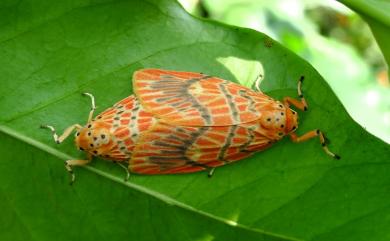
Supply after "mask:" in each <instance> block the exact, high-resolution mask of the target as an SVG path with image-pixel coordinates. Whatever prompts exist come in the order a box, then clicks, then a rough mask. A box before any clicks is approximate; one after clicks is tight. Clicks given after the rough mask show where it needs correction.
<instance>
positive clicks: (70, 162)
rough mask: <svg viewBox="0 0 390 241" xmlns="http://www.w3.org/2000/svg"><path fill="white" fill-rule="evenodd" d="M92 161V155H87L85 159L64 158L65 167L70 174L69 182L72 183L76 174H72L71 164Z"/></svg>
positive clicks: (75, 164) (79, 164)
mask: <svg viewBox="0 0 390 241" xmlns="http://www.w3.org/2000/svg"><path fill="white" fill-rule="evenodd" d="M91 161H92V157H89V159H87V160H66V161H65V168H66V170H67V171H68V172H69V175H70V182H69V184H70V185H72V184H73V183H74V181H75V179H76V176H75V175H74V172H73V169H72V167H73V166H85V165H87V164H88V163H90V162H91Z"/></svg>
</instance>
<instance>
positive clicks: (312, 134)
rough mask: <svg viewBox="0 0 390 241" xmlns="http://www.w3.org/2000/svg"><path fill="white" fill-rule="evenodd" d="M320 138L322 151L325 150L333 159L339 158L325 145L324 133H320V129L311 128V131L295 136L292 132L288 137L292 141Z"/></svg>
mask: <svg viewBox="0 0 390 241" xmlns="http://www.w3.org/2000/svg"><path fill="white" fill-rule="evenodd" d="M317 136H318V138H319V139H320V143H321V145H322V149H324V151H325V152H326V154H328V155H329V156H331V157H333V158H335V159H337V160H338V159H340V156H339V155H337V154H334V153H333V152H331V151H329V149H328V147H327V145H326V141H325V136H324V134H323V133H322V131H320V130H318V129H317V130H312V131H309V132H307V133H305V134H303V135H302V136H297V134H295V133H294V132H293V133H290V138H291V140H292V141H293V142H303V141H307V140H309V139H312V138H315V137H317Z"/></svg>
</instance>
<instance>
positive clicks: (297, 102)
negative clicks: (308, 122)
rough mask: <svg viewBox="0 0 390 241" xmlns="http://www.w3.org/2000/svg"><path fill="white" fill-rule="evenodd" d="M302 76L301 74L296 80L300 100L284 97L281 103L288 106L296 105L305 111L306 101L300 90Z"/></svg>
mask: <svg viewBox="0 0 390 241" xmlns="http://www.w3.org/2000/svg"><path fill="white" fill-rule="evenodd" d="M303 79H304V76H301V78H300V79H299V81H298V97H299V98H300V100H297V99H294V98H291V97H284V99H283V103H284V105H285V106H286V107H289V106H290V105H293V106H295V107H297V108H298V109H300V110H303V111H307V103H306V100H305V98H304V97H303V94H302V90H301V85H302V82H303Z"/></svg>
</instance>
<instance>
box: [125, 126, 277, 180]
mask: <svg viewBox="0 0 390 241" xmlns="http://www.w3.org/2000/svg"><path fill="white" fill-rule="evenodd" d="M270 145H271V143H270V140H269V139H267V138H265V137H264V136H262V135H261V134H259V133H258V132H256V130H255V127H251V126H249V128H248V127H242V126H237V125H235V126H202V127H190V126H174V125H170V124H167V123H163V122H160V123H157V124H155V125H154V126H153V127H152V128H151V129H149V130H148V131H146V132H144V133H142V134H141V136H140V138H139V141H138V142H137V146H136V147H135V149H134V152H133V155H132V158H131V159H130V162H129V170H130V171H132V172H135V173H141V174H168V173H188V172H196V171H201V170H205V169H208V168H211V167H217V166H221V165H225V164H227V163H230V162H233V161H238V160H240V159H242V158H245V157H248V156H250V155H251V154H252V153H253V152H255V151H260V150H263V149H265V148H267V147H269V146H270Z"/></svg>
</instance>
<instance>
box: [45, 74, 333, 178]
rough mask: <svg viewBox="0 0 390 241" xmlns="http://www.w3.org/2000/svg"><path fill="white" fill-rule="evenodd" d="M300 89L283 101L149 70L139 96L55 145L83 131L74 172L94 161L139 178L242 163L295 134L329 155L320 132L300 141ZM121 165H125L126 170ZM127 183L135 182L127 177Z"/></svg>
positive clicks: (137, 82)
mask: <svg viewBox="0 0 390 241" xmlns="http://www.w3.org/2000/svg"><path fill="white" fill-rule="evenodd" d="M302 82H303V77H301V79H300V80H299V82H298V95H299V98H300V99H299V100H297V99H293V98H291V97H285V98H284V99H283V102H280V101H277V100H274V99H272V98H271V97H269V96H267V95H265V94H264V93H262V92H260V90H259V91H254V90H251V89H249V88H246V87H243V86H241V85H239V84H236V83H233V82H230V81H227V80H224V79H220V78H217V77H212V76H209V75H205V74H201V73H193V72H179V71H169V70H161V69H142V70H139V71H136V72H135V73H134V75H133V87H134V92H135V94H134V95H131V96H129V97H127V98H125V99H123V100H121V101H119V102H118V103H116V104H115V105H114V106H113V107H111V108H109V109H107V110H105V111H103V112H102V113H101V114H99V115H97V116H96V117H93V113H94V110H95V101H94V97H93V96H92V95H91V94H89V93H85V95H88V96H89V97H91V100H92V110H91V111H90V113H89V117H88V122H87V124H86V125H85V126H81V125H79V124H74V125H72V126H70V127H68V128H67V129H66V130H65V131H64V133H63V134H62V135H61V136H58V135H57V134H56V131H55V129H54V127H52V126H48V125H45V126H42V127H44V128H48V129H50V130H51V131H52V133H53V137H54V140H55V141H56V142H57V143H61V142H62V141H63V140H64V139H65V138H67V137H68V136H69V135H70V134H71V133H72V132H73V131H74V130H76V131H77V132H76V138H75V142H76V146H77V147H78V148H79V149H80V150H82V151H85V152H86V153H87V158H86V159H85V160H67V161H66V162H65V166H66V169H67V170H68V171H69V173H70V174H71V176H72V179H71V181H72V182H73V181H74V178H75V176H74V174H73V171H72V167H73V166H83V165H86V164H88V163H89V162H90V161H91V160H92V157H93V156H98V157H101V158H104V159H108V160H112V161H115V162H117V163H118V164H120V165H121V166H122V167H124V168H125V169H126V170H127V174H128V175H129V172H133V173H140V174H171V173H189V172H196V171H202V170H207V171H209V175H210V176H211V174H212V173H213V171H214V168H215V167H218V166H222V165H225V164H228V163H231V162H235V161H238V160H241V159H243V158H246V157H248V156H250V155H252V154H253V153H254V152H257V151H262V150H264V149H266V148H268V147H270V146H271V145H272V144H273V143H274V142H276V141H278V140H280V139H282V138H283V137H284V136H286V135H289V136H290V138H291V140H292V141H293V142H302V141H305V140H308V139H311V138H313V137H318V138H319V140H320V142H321V145H322V148H323V150H324V151H325V152H326V153H327V154H328V155H330V156H332V157H334V158H336V159H339V158H340V157H339V156H338V155H336V154H334V153H332V152H331V151H329V149H328V147H327V145H326V143H325V137H324V135H323V133H322V132H321V131H320V130H318V129H316V130H312V131H309V132H307V133H306V134H303V135H302V136H297V134H295V130H296V129H297V127H298V114H297V112H295V111H294V110H292V109H290V105H292V106H294V107H296V108H298V109H300V110H303V111H306V110H307V104H306V101H305V99H304V97H303V95H302V92H301V85H302ZM122 163H126V164H127V167H126V166H124V165H123V164H122ZM127 178H128V176H127Z"/></svg>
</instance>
